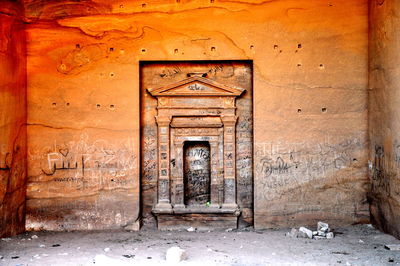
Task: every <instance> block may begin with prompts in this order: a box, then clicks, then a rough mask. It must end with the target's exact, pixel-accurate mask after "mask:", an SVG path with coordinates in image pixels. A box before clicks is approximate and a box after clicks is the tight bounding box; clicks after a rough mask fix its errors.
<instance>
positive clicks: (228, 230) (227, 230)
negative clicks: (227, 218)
mask: <svg viewBox="0 0 400 266" xmlns="http://www.w3.org/2000/svg"><path fill="white" fill-rule="evenodd" d="M232 230H233V229H232V228H228V229H226V230H225V232H232Z"/></svg>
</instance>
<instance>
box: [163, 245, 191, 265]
mask: <svg viewBox="0 0 400 266" xmlns="http://www.w3.org/2000/svg"><path fill="white" fill-rule="evenodd" d="M165 259H166V261H167V263H169V264H175V263H178V262H180V261H182V260H185V259H186V251H185V250H184V249H181V248H180V247H171V248H169V249H168V250H167V254H166V256H165Z"/></svg>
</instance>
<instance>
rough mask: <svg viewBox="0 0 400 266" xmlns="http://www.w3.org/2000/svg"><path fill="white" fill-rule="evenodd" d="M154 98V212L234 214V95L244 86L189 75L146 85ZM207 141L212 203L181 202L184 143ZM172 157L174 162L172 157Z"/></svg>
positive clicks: (239, 92)
mask: <svg viewBox="0 0 400 266" xmlns="http://www.w3.org/2000/svg"><path fill="white" fill-rule="evenodd" d="M148 92H149V93H150V94H151V95H152V96H154V97H156V98H157V103H158V104H157V116H156V117H155V118H156V122H157V125H158V190H157V192H158V193H157V195H158V196H157V197H158V198H157V204H156V205H155V206H154V208H153V213H155V214H156V215H158V216H160V215H162V214H170V215H171V214H172V215H174V214H175V215H179V214H188V213H216V214H218V213H220V214H233V215H234V216H238V215H239V213H240V212H239V209H238V205H237V204H236V171H235V169H236V167H235V163H236V156H235V155H236V137H235V132H236V129H235V127H236V121H237V116H236V101H235V99H236V98H237V97H239V96H240V95H241V94H242V93H243V92H244V89H241V88H233V87H228V86H225V85H223V84H219V83H216V82H215V81H213V80H210V79H208V78H205V77H200V76H194V77H190V78H187V79H184V80H182V81H180V82H177V83H175V84H171V85H169V86H166V87H161V88H156V89H148ZM185 141H207V142H209V144H210V154H211V205H210V206H190V207H189V206H185V204H184V200H183V198H184V191H183V189H184V184H183V182H184V180H183V179H184V176H183V175H184V173H183V146H184V143H185ZM172 162H173V163H172Z"/></svg>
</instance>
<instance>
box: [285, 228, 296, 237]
mask: <svg viewBox="0 0 400 266" xmlns="http://www.w3.org/2000/svg"><path fill="white" fill-rule="evenodd" d="M298 234H299V230H297V229H296V228H292V229H291V230H290V232H287V233H286V234H285V235H286V236H288V237H292V238H296V237H298Z"/></svg>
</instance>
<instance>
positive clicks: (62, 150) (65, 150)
mask: <svg viewBox="0 0 400 266" xmlns="http://www.w3.org/2000/svg"><path fill="white" fill-rule="evenodd" d="M58 151H59V152H60V153H61V154H62V156H64V157H67V155H68V153H69V150H68V149H67V148H65V149H59V150H58Z"/></svg>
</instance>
